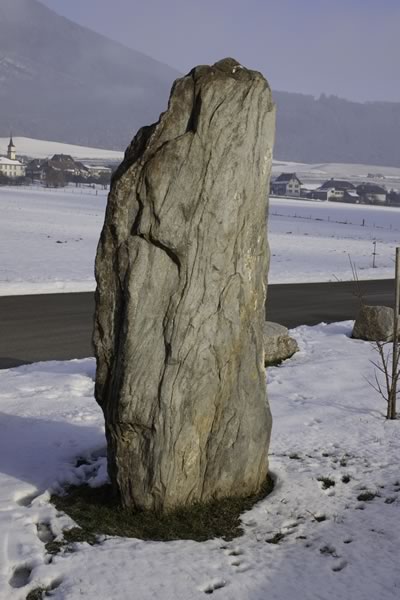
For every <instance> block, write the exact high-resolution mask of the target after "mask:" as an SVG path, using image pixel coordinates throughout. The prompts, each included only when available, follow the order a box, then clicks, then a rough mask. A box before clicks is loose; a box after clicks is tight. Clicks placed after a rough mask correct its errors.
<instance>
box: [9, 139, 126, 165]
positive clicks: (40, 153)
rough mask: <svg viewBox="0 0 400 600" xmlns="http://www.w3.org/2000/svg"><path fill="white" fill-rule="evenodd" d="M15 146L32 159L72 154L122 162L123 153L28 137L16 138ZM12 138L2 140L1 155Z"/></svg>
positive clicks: (75, 156)
mask: <svg viewBox="0 0 400 600" xmlns="http://www.w3.org/2000/svg"><path fill="white" fill-rule="evenodd" d="M13 140H14V144H15V147H16V149H17V153H18V155H23V156H29V157H31V158H48V157H49V156H53V154H70V155H71V156H73V157H74V158H78V159H80V160H84V159H88V160H101V161H104V160H112V161H121V160H122V158H123V152H119V151H117V150H102V149H101V148H88V147H86V146H76V145H73V144H63V143H61V142H49V141H47V140H35V139H32V138H26V137H14V138H13ZM9 141H10V138H9V137H7V138H0V154H2V153H4V154H5V153H6V151H7V146H8V142H9Z"/></svg>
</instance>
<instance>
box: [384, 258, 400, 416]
mask: <svg viewBox="0 0 400 600" xmlns="http://www.w3.org/2000/svg"><path fill="white" fill-rule="evenodd" d="M399 312H400V248H396V270H395V294H394V319H393V351H392V385H391V390H390V392H391V393H390V397H389V398H388V400H389V402H388V412H387V418H388V419H395V418H396V397H397V379H398V378H399V369H400V365H399V340H398V337H399Z"/></svg>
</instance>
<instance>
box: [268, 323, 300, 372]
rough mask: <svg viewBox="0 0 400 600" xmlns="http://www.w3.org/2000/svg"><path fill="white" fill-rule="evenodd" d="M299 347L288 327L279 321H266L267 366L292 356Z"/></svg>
mask: <svg viewBox="0 0 400 600" xmlns="http://www.w3.org/2000/svg"><path fill="white" fill-rule="evenodd" d="M298 349H299V347H298V345H297V342H296V340H295V339H293V338H291V337H290V335H289V331H288V329H287V328H286V327H284V326H283V325H280V324H279V323H273V322H272V321H265V324H264V351H265V357H264V362H265V366H266V367H267V366H270V365H276V364H277V363H280V362H282V361H283V360H286V359H287V358H290V357H291V356H293V354H294V353H295V352H297V351H298Z"/></svg>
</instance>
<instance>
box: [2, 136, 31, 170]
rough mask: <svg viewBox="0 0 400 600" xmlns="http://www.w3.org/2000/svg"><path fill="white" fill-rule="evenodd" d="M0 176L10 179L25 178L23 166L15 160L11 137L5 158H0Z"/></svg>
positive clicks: (14, 149) (15, 155)
mask: <svg viewBox="0 0 400 600" xmlns="http://www.w3.org/2000/svg"><path fill="white" fill-rule="evenodd" d="M0 175H4V176H5V177H10V178H16V177H25V165H23V164H22V163H21V162H20V161H19V160H17V154H16V148H15V146H14V142H13V139H12V136H11V137H10V143H9V144H8V148H7V156H0Z"/></svg>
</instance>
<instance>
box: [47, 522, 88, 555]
mask: <svg viewBox="0 0 400 600" xmlns="http://www.w3.org/2000/svg"><path fill="white" fill-rule="evenodd" d="M75 542H87V543H88V544H90V545H91V546H93V545H94V544H96V543H97V536H96V535H95V534H93V533H91V532H90V531H85V530H84V529H81V528H80V527H72V528H71V529H64V531H63V539H62V540H58V541H57V540H51V541H49V542H47V544H45V546H44V547H45V548H46V552H47V553H48V554H58V553H59V552H60V551H61V550H62V549H63V548H65V547H66V546H68V545H69V544H74V543H75Z"/></svg>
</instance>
